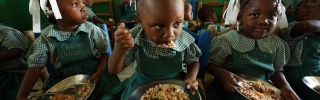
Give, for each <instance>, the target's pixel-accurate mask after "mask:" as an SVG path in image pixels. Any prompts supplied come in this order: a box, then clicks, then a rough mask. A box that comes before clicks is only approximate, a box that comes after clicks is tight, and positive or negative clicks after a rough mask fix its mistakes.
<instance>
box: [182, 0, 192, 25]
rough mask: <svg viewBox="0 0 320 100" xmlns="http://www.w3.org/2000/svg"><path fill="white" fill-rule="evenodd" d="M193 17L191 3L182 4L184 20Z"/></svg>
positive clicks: (189, 19)
mask: <svg viewBox="0 0 320 100" xmlns="http://www.w3.org/2000/svg"><path fill="white" fill-rule="evenodd" d="M192 18H193V13H192V5H191V4H190V3H187V4H185V6H184V20H187V21H191V20H192Z"/></svg>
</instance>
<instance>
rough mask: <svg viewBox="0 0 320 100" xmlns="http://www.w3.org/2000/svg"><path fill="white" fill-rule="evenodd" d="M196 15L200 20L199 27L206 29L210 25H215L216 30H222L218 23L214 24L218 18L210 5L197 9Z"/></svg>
mask: <svg viewBox="0 0 320 100" xmlns="http://www.w3.org/2000/svg"><path fill="white" fill-rule="evenodd" d="M198 17H199V19H200V20H201V24H200V29H208V28H209V26H210V27H215V28H216V29H215V30H216V31H217V32H222V31H224V30H225V28H224V27H223V26H221V25H220V24H215V23H216V22H217V20H218V18H217V15H216V13H215V12H214V10H213V9H212V8H211V7H206V6H204V7H202V8H200V9H199V11H198Z"/></svg>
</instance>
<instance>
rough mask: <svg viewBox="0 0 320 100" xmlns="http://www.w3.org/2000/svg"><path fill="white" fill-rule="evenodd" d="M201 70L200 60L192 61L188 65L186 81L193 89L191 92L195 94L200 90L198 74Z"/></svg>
mask: <svg viewBox="0 0 320 100" xmlns="http://www.w3.org/2000/svg"><path fill="white" fill-rule="evenodd" d="M198 71H199V62H194V63H191V64H189V65H188V66H187V75H186V80H185V81H186V82H187V83H188V86H187V87H188V88H190V89H191V92H192V93H193V94H194V92H195V91H196V90H198V82H197V79H196V78H197V75H198Z"/></svg>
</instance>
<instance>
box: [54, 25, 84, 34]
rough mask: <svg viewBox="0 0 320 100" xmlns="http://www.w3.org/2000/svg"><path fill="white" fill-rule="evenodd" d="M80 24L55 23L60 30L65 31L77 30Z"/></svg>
mask: <svg viewBox="0 0 320 100" xmlns="http://www.w3.org/2000/svg"><path fill="white" fill-rule="evenodd" d="M78 26H79V25H59V24H57V25H55V27H56V28H57V29H58V30H60V31H65V32H72V31H74V30H77V28H78Z"/></svg>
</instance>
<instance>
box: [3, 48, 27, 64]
mask: <svg viewBox="0 0 320 100" xmlns="http://www.w3.org/2000/svg"><path fill="white" fill-rule="evenodd" d="M21 55H22V50H21V49H19V48H12V49H9V50H6V51H1V52H0V61H1V60H10V59H14V58H17V57H20V56H21Z"/></svg>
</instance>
